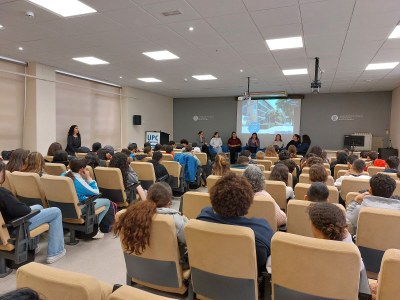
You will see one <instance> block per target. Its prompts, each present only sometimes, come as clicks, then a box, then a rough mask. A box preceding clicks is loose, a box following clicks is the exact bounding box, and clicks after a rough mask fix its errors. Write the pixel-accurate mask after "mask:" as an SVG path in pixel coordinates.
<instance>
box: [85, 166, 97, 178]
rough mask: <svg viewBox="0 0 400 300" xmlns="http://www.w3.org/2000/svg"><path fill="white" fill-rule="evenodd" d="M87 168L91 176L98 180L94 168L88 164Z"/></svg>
mask: <svg viewBox="0 0 400 300" xmlns="http://www.w3.org/2000/svg"><path fill="white" fill-rule="evenodd" d="M86 170H87V171H88V172H89V174H90V177H91V178H92V179H95V180H96V176H95V175H94V171H93V168H92V167H91V166H86Z"/></svg>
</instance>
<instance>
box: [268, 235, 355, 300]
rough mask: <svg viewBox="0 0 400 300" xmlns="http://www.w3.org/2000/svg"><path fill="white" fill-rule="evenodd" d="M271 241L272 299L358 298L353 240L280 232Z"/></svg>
mask: <svg viewBox="0 0 400 300" xmlns="http://www.w3.org/2000/svg"><path fill="white" fill-rule="evenodd" d="M271 244H272V246H271V253H272V256H271V261H272V274H273V275H272V290H273V299H275V300H283V299H358V290H359V280H360V279H359V278H360V268H361V266H360V264H361V260H360V253H359V251H358V249H357V247H356V246H355V245H354V244H352V243H343V242H339V241H331V240H323V239H315V238H310V237H304V236H300V235H295V234H290V233H283V232H277V233H275V234H274V236H273V237H272V243H271ZM327 270H329V271H327Z"/></svg>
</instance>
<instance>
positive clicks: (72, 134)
mask: <svg viewBox="0 0 400 300" xmlns="http://www.w3.org/2000/svg"><path fill="white" fill-rule="evenodd" d="M80 146H81V134H80V133H79V128H78V125H72V126H71V127H70V128H69V130H68V137H67V147H66V148H65V151H67V152H68V154H69V155H72V156H75V153H76V152H78V149H79V147H80Z"/></svg>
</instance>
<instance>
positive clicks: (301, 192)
mask: <svg viewBox="0 0 400 300" xmlns="http://www.w3.org/2000/svg"><path fill="white" fill-rule="evenodd" d="M310 186H311V184H309V183H298V184H296V187H295V189H294V194H295V196H296V199H298V200H303V199H304V196H305V195H307V192H308V189H309V188H310ZM327 188H328V190H329V197H328V202H330V203H338V202H339V191H338V189H337V188H336V187H334V186H330V185H327Z"/></svg>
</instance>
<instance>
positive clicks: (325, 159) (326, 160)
mask: <svg viewBox="0 0 400 300" xmlns="http://www.w3.org/2000/svg"><path fill="white" fill-rule="evenodd" d="M321 158H322V160H323V161H324V163H327V164H330V161H329V159H328V153H327V152H326V151H325V150H323V151H322V156H321Z"/></svg>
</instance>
